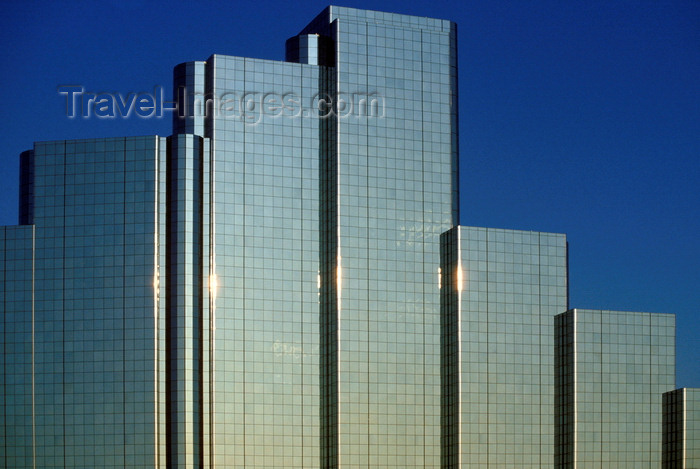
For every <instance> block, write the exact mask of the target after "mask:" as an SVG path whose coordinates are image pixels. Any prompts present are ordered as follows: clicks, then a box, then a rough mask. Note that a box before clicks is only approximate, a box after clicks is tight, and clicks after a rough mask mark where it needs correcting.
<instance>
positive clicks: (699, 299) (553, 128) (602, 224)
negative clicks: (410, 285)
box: [0, 0, 700, 387]
mask: <svg viewBox="0 0 700 469" xmlns="http://www.w3.org/2000/svg"><path fill="white" fill-rule="evenodd" d="M341 4H342V5H344V6H351V7H358V8H368V9H374V10H383V11H393V12H397V13H405V14H413V15H420V16H432V17H437V18H444V19H450V20H453V21H455V22H457V23H458V28H459V29H458V31H459V66H460V69H459V94H460V95H459V100H460V102H459V106H460V154H461V163H460V164H461V168H460V169H461V197H462V200H461V202H462V215H461V222H462V224H464V225H472V226H488V227H498V228H514V229H525V230H540V231H553V232H563V233H566V234H567V235H568V240H569V243H570V284H571V286H570V292H571V305H572V306H573V307H579V308H596V309H615V310H629V311H653V312H665V313H675V314H676V315H677V365H678V367H677V384H678V385H679V386H696V387H700V366H698V363H699V362H700V315H699V314H698V309H699V306H698V305H699V304H700V288H699V287H698V283H699V282H700V267H699V266H700V243H698V238H699V235H698V234H699V233H700V216H699V215H700V213H699V212H700V210H699V209H700V85H699V83H700V2H697V1H696V0H686V1H683V0H678V1H673V2H667V1H650V0H642V1H634V2H632V1H614V2H610V1H601V0H592V1H582V0H581V1H560V0H557V1H535V2H533V1H524V0H523V1H502V0H496V1H493V0H489V1H486V0H482V1H454V2H450V1H443V0H433V1H430V2H425V3H412V4H409V3H408V2H405V1H401V2H399V1H385V2H377V1H347V2H344V3H341ZM325 6H326V3H323V2H318V1H314V0H309V1H305V2H303V3H301V2H299V3H294V4H292V3H291V2H272V1H266V0H262V1H257V2H235V1H232V2H212V1H190V2H186V3H185V2H182V3H178V2H157V1H156V2H146V1H143V2H141V1H134V0H118V1H104V2H87V1H76V2H61V1H55V2H53V1H52V2H49V1H46V2H31V1H30V2H12V3H7V4H5V5H4V6H3V15H2V18H0V41H1V42H0V44H1V45H2V51H3V60H2V66H3V67H4V70H3V73H0V80H1V86H0V99H1V102H2V103H3V106H2V110H3V115H2V118H1V122H2V125H1V126H0V138H2V141H3V142H5V144H4V147H3V150H2V152H0V158H1V161H2V165H0V183H1V184H2V192H1V193H2V197H0V224H15V223H16V220H17V183H18V154H19V153H20V152H21V151H23V150H26V149H29V148H31V146H32V143H33V142H34V141H39V140H55V139H73V138H90V137H114V136H124V135H148V134H160V135H168V134H169V133H170V120H169V119H168V117H169V116H168V115H167V114H166V118H164V119H160V120H158V119H139V118H137V117H132V118H130V119H120V120H98V119H88V120H83V119H73V120H70V119H67V118H66V117H65V99H64V98H63V97H62V96H61V95H59V94H58V93H57V87H58V86H59V85H63V84H77V85H82V86H84V87H85V88H86V89H87V90H91V91H112V92H119V93H122V94H127V93H128V92H130V91H135V92H139V91H151V90H153V88H154V86H158V85H160V86H163V87H164V88H165V89H166V93H167V95H169V94H170V89H171V80H172V78H171V76H172V67H173V66H175V65H176V64H178V63H181V62H185V61H190V60H205V59H206V58H207V57H209V55H211V54H212V53H220V54H228V55H239V56H246V57H259V58H266V59H278V60H282V59H283V56H284V41H285V40H286V39H287V38H288V37H290V36H293V35H295V34H296V33H297V32H298V31H299V30H300V29H301V28H302V27H303V26H304V25H306V23H307V22H308V21H309V20H310V19H311V18H313V17H314V16H315V15H316V14H317V13H318V12H319V11H321V10H322V9H323V8H324V7H325Z"/></svg>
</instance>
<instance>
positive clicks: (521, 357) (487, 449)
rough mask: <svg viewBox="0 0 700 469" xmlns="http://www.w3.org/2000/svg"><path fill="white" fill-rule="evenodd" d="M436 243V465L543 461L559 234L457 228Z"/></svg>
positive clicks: (560, 258)
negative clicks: (438, 350) (438, 439)
mask: <svg viewBox="0 0 700 469" xmlns="http://www.w3.org/2000/svg"><path fill="white" fill-rule="evenodd" d="M441 241H442V263H441V284H442V288H441V309H442V328H441V330H442V341H441V342H442V360H441V370H442V371H441V372H442V380H443V385H442V409H443V412H442V415H443V417H442V418H443V420H442V425H443V429H442V467H450V468H507V467H512V468H516V467H517V468H526V467H528V468H546V467H552V462H553V451H554V448H553V444H552V443H553V434H554V415H553V402H554V316H555V315H556V314H558V313H560V312H561V311H562V310H564V309H566V307H567V256H566V250H567V245H566V237H565V236H564V235H561V234H554V233H539V232H530V231H513V230H501V229H492V228H473V227H465V226H457V227H455V228H453V229H452V230H450V231H448V232H447V233H445V234H444V235H443V236H442V240H441Z"/></svg>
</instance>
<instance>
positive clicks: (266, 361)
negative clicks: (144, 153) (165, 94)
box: [206, 55, 322, 468]
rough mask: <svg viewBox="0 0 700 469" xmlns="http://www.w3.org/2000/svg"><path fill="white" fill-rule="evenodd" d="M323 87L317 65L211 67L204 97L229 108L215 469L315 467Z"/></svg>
mask: <svg viewBox="0 0 700 469" xmlns="http://www.w3.org/2000/svg"><path fill="white" fill-rule="evenodd" d="M321 79H322V69H321V68H320V67H317V66H313V65H303V64H294V63H284V62H273V61H268V60H257V59H246V58H239V57H227V56H219V55H215V56H212V57H211V58H210V59H209V60H208V61H207V80H208V83H207V89H208V91H209V92H211V93H212V96H214V97H215V99H231V101H229V102H228V103H224V105H225V106H227V107H226V108H224V109H221V110H222V111H223V112H222V113H221V114H219V115H218V116H217V115H215V116H213V117H212V119H211V120H210V122H209V124H207V126H206V128H207V129H208V130H207V132H209V133H208V136H210V137H212V140H213V142H214V143H213V148H212V151H213V156H212V162H211V172H212V175H213V177H212V180H211V191H212V198H211V201H212V202H211V230H210V236H211V239H212V246H211V252H212V268H213V272H214V273H215V275H216V279H217V288H216V293H215V294H216V299H215V301H214V303H213V304H214V308H213V309H212V318H213V320H212V324H213V330H212V354H213V355H212V356H213V365H212V367H213V368H212V369H213V371H212V381H211V401H212V410H213V413H212V416H211V418H212V430H213V431H212V445H213V446H212V458H213V463H214V465H215V466H216V467H219V466H221V467H223V466H236V467H289V468H291V467H298V468H313V467H318V465H319V435H320V432H319V427H320V422H319V420H320V416H319V406H320V397H319V378H318V376H319V368H318V367H319V359H318V356H319V326H318V323H319V295H318V292H319V290H318V272H319V235H318V232H319V214H318V208H319V192H318V191H319V180H318V169H319V160H320V154H319V152H320V149H319V126H320V120H319V118H318V117H317V116H313V115H311V114H310V110H311V109H310V104H311V103H312V102H313V98H314V96H316V95H317V94H318V92H319V86H320V83H319V82H320V80H321ZM288 93H289V94H288ZM283 96H286V97H287V98H293V99H294V100H295V102H294V103H293V102H291V101H288V102H287V104H288V105H289V106H290V107H289V108H287V110H286V111H283V112H281V113H279V114H277V112H276V111H275V110H274V109H272V108H271V107H270V105H271V101H267V100H268V99H277V101H276V103H277V104H278V105H279V104H281V103H280V100H281V99H282V97H283ZM296 100H298V101H296ZM273 107H274V106H273ZM292 107H294V109H292ZM297 112H298V114H295V113H297ZM306 112H309V114H307V113H306Z"/></svg>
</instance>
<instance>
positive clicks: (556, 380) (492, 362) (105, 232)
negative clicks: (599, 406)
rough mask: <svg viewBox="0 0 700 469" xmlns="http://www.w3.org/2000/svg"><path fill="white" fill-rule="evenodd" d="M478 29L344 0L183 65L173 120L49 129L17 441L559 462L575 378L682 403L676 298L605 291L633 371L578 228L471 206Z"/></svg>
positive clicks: (23, 172) (108, 450) (15, 264)
mask: <svg viewBox="0 0 700 469" xmlns="http://www.w3.org/2000/svg"><path fill="white" fill-rule="evenodd" d="M456 45H457V38H456V25H455V24H454V23H452V22H450V21H445V20H437V19H430V18H420V17H413V16H405V15H397V14H392V13H382V12H375V11H363V10H356V9H351V8H343V7H328V8H327V9H325V10H324V11H323V12H321V14H319V15H318V16H317V17H316V18H315V19H313V20H312V21H311V22H310V23H309V24H308V25H307V26H306V27H304V28H303V29H302V30H301V31H300V33H299V34H298V35H297V36H295V37H292V38H290V39H289V40H288V41H287V43H286V61H284V62H281V61H272V60H261V59H252V58H242V57H229V56H222V55H213V56H211V57H209V58H208V59H206V60H205V61H193V62H186V63H183V64H180V65H178V66H176V67H175V69H174V98H175V102H176V103H177V104H178V107H177V110H176V112H175V113H174V119H173V135H172V136H170V137H159V136H150V137H126V138H108V139H89V140H78V141H55V142H41V143H36V144H35V145H34V148H33V150H29V151H27V152H24V153H23V154H22V155H21V157H20V158H21V160H20V161H21V167H20V210H19V218H20V220H19V224H20V226H13V227H1V228H0V246H2V248H3V249H2V252H1V254H0V256H1V257H0V258H1V259H2V265H1V268H0V294H2V297H1V298H0V305H2V306H1V307H2V321H0V327H1V329H0V339H1V340H2V347H3V349H4V353H3V354H2V359H1V360H2V361H1V362H0V365H1V366H2V371H3V373H2V377H3V378H2V383H1V384H2V390H3V391H2V393H0V394H1V396H2V397H1V399H2V401H1V402H0V404H1V405H0V408H1V409H2V412H1V415H0V418H1V419H2V420H0V435H2V439H3V442H4V444H0V461H1V462H2V464H0V465H2V467H7V468H30V467H32V468H33V467H41V468H52V467H53V468H58V467H62V468H64V467H71V468H96V467H100V468H102V467H104V468H110V467H112V468H118V467H119V468H121V467H134V468H143V467H153V468H166V467H167V468H171V467H173V468H174V467H177V468H199V467H203V468H224V467H226V468H229V467H231V468H233V467H235V468H239V467H241V468H242V467H246V468H248V467H250V468H253V467H256V468H282V467H284V468H304V469H307V468H321V467H323V468H367V467H372V468H419V467H420V468H437V467H445V468H468V467H474V468H477V467H479V468H481V467H488V468H508V467H510V468H526V467H529V468H551V467H554V466H555V452H556V451H557V448H560V445H559V443H560V442H563V441H564V440H561V441H560V440H559V439H557V440H555V430H556V429H560V427H561V422H564V423H565V424H566V425H570V424H571V425H574V424H573V423H571V422H578V420H577V419H582V418H584V417H586V416H585V415H584V414H578V413H576V412H573V413H571V412H569V411H567V412H569V413H568V414H566V415H567V417H566V419H560V417H559V416H560V413H558V412H561V411H564V410H566V409H568V408H567V407H565V406H564V404H566V403H567V402H576V401H575V399H576V398H577V396H578V394H576V393H594V394H590V395H595V396H597V397H601V396H603V394H601V390H602V387H601V386H603V385H604V384H605V386H607V387H606V392H607V391H610V396H613V395H614V396H619V395H626V394H628V393H629V394H632V395H635V396H637V395H639V396H640V399H642V401H643V402H641V401H640V403H639V405H640V406H643V405H647V404H649V402H652V401H653V402H656V401H655V400H654V399H656V398H657V397H658V400H659V403H660V399H661V392H664V391H667V390H670V389H671V387H672V385H673V379H672V376H673V366H672V364H673V360H672V358H673V347H672V342H669V340H671V339H669V337H672V333H673V332H672V329H673V328H672V327H671V326H669V324H667V323H668V322H669V321H671V322H672V320H669V319H668V318H669V317H670V316H666V315H663V316H661V315H660V316H658V317H657V316H650V317H651V318H652V319H649V320H647V319H646V318H647V316H643V317H641V316H640V317H639V318H638V316H636V315H635V314H636V313H631V314H630V315H629V316H626V313H610V314H607V313H606V314H605V315H603V314H602V313H599V314H598V316H600V318H599V319H600V321H608V320H610V321H614V322H615V324H616V325H617V326H615V327H618V326H619V331H618V333H617V334H614V335H606V336H605V340H606V342H605V344H610V345H609V347H611V351H610V353H612V354H614V357H616V358H615V360H616V361H615V362H614V363H615V366H621V365H620V364H621V363H622V364H625V363H630V364H631V365H630V366H633V367H634V371H633V372H632V373H633V374H632V375H631V376H632V377H631V378H630V379H629V380H628V381H625V382H624V383H622V384H623V385H624V386H621V387H617V388H615V387H611V386H612V385H610V384H606V383H613V382H614V383H617V381H610V380H612V377H611V376H609V375H600V374H598V375H595V374H587V375H577V374H576V373H577V372H580V371H581V370H582V369H583V368H581V366H583V365H579V364H578V363H579V361H580V360H583V361H580V363H585V362H586V361H585V360H587V358H586V357H587V355H584V352H585V353H588V352H589V351H590V350H589V348H590V347H594V346H597V345H595V344H599V342H600V341H599V339H600V338H599V337H598V336H595V337H588V336H581V337H578V336H577V338H576V340H575V341H573V342H572V341H569V342H567V341H566V340H568V339H567V338H570V336H571V334H569V332H570V331H571V330H577V329H576V328H575V327H574V326H573V325H572V326H571V327H569V326H566V327H564V326H563V323H562V321H564V319H561V318H565V319H566V318H569V316H566V315H564V316H560V317H559V318H560V319H558V321H559V322H557V323H556V326H555V316H556V315H557V314H560V313H563V312H565V311H567V310H568V308H569V304H568V303H569V302H568V275H567V270H568V266H567V249H568V247H567V243H566V238H565V236H564V235H561V234H551V233H539V232H525V231H514V230H503V229H490V228H488V229H487V228H472V227H464V226H459V190H458V173H459V171H458V169H459V168H458V137H457V107H458V96H457V46H456ZM577 311H581V310H577ZM567 314H573V313H567ZM591 314H593V313H591ZM598 316H596V317H598ZM603 316H605V317H603ZM608 316H609V318H608ZM577 317H578V316H577ZM606 318H607V319H606ZM628 318H631V319H628ZM637 319H639V321H642V323H643V324H642V325H639V324H637V322H635V321H637ZM573 320H574V319H570V320H569V319H566V321H569V322H566V321H564V322H566V324H569V323H570V322H571V321H573ZM628 320H629V321H631V322H630V323H629V327H631V328H632V329H631V330H630V331H627V332H626V329H625V328H626V327H627V326H626V325H625V324H627V322H625V321H628ZM649 321H651V322H649ZM654 321H656V322H654ZM647 323H648V324H647ZM652 323H653V324H652ZM657 323H659V324H657ZM572 324H573V323H572ZM623 325H624V326H623ZM656 325H661V326H664V328H663V330H662V331H661V332H657V331H656V330H655V329H652V330H650V329H649V328H650V327H652V326H654V327H655V326H656ZM638 326H639V327H642V326H645V327H646V326H648V327H646V329H644V328H642V329H643V330H642V329H640V330H637V328H638ZM567 327H568V329H567ZM557 332H558V333H559V335H557V334H556V333H557ZM566 334H569V335H566ZM571 337H573V336H571ZM639 337H642V338H644V340H646V339H647V338H649V340H650V341H651V343H650V344H647V343H646V342H644V344H642V345H643V346H644V347H646V348H645V349H644V350H645V351H646V352H648V353H646V352H645V355H644V357H643V360H642V362H640V363H637V362H636V361H635V360H636V359H634V360H633V359H632V357H631V354H632V352H631V351H629V350H628V349H624V350H622V349H620V347H622V348H624V347H628V346H629V347H632V346H636V345H637V342H635V341H636V340H637V338H639ZM618 339H619V340H620V344H619V345H618V344H617V342H616V341H617V340H618ZM657 339H658V340H661V339H663V347H662V346H661V345H662V344H659V343H657V342H655V341H657ZM640 340H641V339H640ZM555 345H556V348H555ZM567 347H568V348H567ZM572 347H573V348H572ZM576 347H580V351H578V350H579V349H576V350H574V349H575V348H576ZM606 347H608V345H606ZM571 350H574V352H575V353H573V352H572V353H569V352H571ZM606 350H607V349H606ZM555 352H556V353H555ZM565 352H566V353H565ZM593 353H594V355H592V357H593V358H591V360H593V361H595V359H596V358H597V357H599V356H600V352H593ZM596 354H597V355H596ZM606 356H607V355H606ZM625 360H627V361H625ZM647 365H648V366H647ZM639 367H642V368H643V369H641V368H640V369H639V370H638V368H639ZM644 367H647V368H644ZM640 370H641V371H640ZM572 373H573V374H572ZM606 373H607V371H606ZM571 377H573V378H571ZM584 379H585V380H588V379H590V383H589V384H586V383H584V382H583V381H582V380H584ZM567 380H569V381H567ZM572 380H573V381H572ZM606 380H607V381H606ZM572 383H576V386H580V385H582V383H583V387H576V386H572ZM589 385H590V386H593V387H595V386H598V387H595V389H592V388H591V389H589V387H588V386H589ZM667 385H668V386H667ZM669 386H671V387H669ZM561 390H570V392H569V391H567V393H569V394H565V397H564V398H560V397H559V396H560V394H561ZM585 395H586V396H588V395H589V394H585ZM652 395H653V396H656V397H652ZM597 397H596V398H597ZM602 398H603V397H601V399H602ZM566 399H570V401H567V400H566ZM571 399H573V400H571ZM635 402H636V401H635ZM654 405H655V404H654ZM658 407H659V408H658V412H657V409H656V407H654V406H651V405H647V407H644V409H647V410H649V413H648V415H647V414H645V417H644V418H645V419H647V417H648V419H649V422H652V423H653V424H654V425H656V424H658V425H660V422H661V408H660V404H659V406H658ZM635 409H637V408H636V407H635ZM633 410H634V409H633ZM635 411H636V410H635ZM654 412H657V413H658V415H657V414H655V413H654ZM616 415H617V414H616ZM634 415H635V416H636V415H637V414H634ZM586 418H587V417H586ZM591 418H593V417H591ZM635 418H636V417H635ZM640 418H641V417H640ZM626 422H629V424H630V425H633V426H634V424H635V422H637V421H636V420H633V421H626ZM639 422H640V423H643V425H646V424H647V423H648V422H647V420H639ZM583 424H585V422H584V423H582V425H583ZM562 428H563V427H562ZM566 428H569V427H566ZM572 428H579V427H576V426H575V425H574V427H572ZM654 428H656V427H654ZM645 432H646V433H645V434H644V438H641V437H640V438H641V439H636V438H637V436H636V435H637V434H636V433H635V432H631V433H630V435H632V436H631V437H630V438H632V437H634V438H635V439H630V440H625V442H619V444H617V445H616V446H615V447H606V451H622V450H623V449H624V451H625V452H626V451H627V449H628V447H627V446H625V445H627V444H632V445H634V444H636V443H639V442H643V443H644V444H646V443H647V442H649V443H650V444H656V442H657V439H658V445H659V448H660V445H661V436H660V427H659V429H654V430H653V431H651V430H650V431H646V430H645ZM561 434H562V433H557V438H560V435H561ZM567 435H569V434H567ZM577 435H578V434H577ZM616 435H617V437H620V438H624V434H623V433H622V432H621V431H620V432H618V433H616ZM567 438H569V436H567ZM572 438H573V437H572ZM645 438H646V439H645ZM565 441H566V442H569V441H573V440H565ZM562 448H563V446H562ZM567 451H568V450H567ZM557 454H558V453H557ZM566 454H569V453H566ZM625 454H627V453H625ZM659 455H660V453H659ZM614 457H615V458H616V457H617V456H614ZM659 457H660V456H659ZM654 458H656V456H654ZM610 460H614V461H618V460H619V459H610ZM654 460H655V461H656V459H654ZM659 462H660V459H659ZM596 467H598V466H596ZM603 467H605V466H603ZM637 467H641V466H637Z"/></svg>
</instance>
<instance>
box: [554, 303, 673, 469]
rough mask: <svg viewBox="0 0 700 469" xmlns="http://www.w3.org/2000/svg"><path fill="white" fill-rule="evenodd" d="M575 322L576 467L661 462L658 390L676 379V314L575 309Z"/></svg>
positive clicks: (638, 465) (654, 464) (670, 386)
mask: <svg viewBox="0 0 700 469" xmlns="http://www.w3.org/2000/svg"><path fill="white" fill-rule="evenodd" d="M566 314H567V315H573V321H574V322H575V325H574V328H575V334H574V351H573V353H574V360H575V364H574V366H575V373H574V383H575V391H574V392H575V396H574V400H575V408H576V414H575V438H574V441H572V442H571V444H573V445H574V447H575V456H574V464H575V465H584V466H590V465H602V466H603V467H616V468H622V469H626V468H629V469H632V468H652V467H659V466H660V465H661V445H662V428H661V418H662V407H661V399H662V394H663V393H664V392H666V391H669V390H672V389H673V387H674V383H675V317H674V316H673V315H670V314H653V313H630V312H617V311H599V310H581V309H576V310H572V311H569V312H567V313H566Z"/></svg>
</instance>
